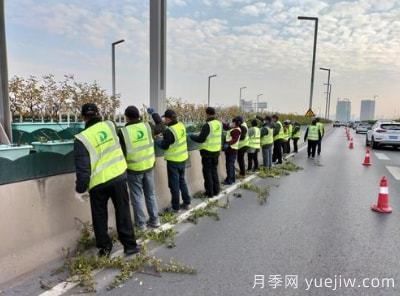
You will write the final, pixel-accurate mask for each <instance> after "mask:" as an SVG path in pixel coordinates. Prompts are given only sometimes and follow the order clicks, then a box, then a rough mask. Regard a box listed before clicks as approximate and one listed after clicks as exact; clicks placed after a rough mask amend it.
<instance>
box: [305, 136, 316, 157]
mask: <svg viewBox="0 0 400 296" xmlns="http://www.w3.org/2000/svg"><path fill="white" fill-rule="evenodd" d="M317 145H318V141H313V140H308V146H307V153H308V157H310V156H312V157H313V158H314V157H315V152H316V150H317Z"/></svg>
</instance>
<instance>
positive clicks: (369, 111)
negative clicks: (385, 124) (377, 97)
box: [360, 100, 375, 121]
mask: <svg viewBox="0 0 400 296" xmlns="http://www.w3.org/2000/svg"><path fill="white" fill-rule="evenodd" d="M374 119H375V101H374V100H362V101H361V111H360V120H361V121H365V120H374Z"/></svg>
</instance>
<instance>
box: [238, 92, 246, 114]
mask: <svg viewBox="0 0 400 296" xmlns="http://www.w3.org/2000/svg"><path fill="white" fill-rule="evenodd" d="M246 88H247V86H242V87H241V88H240V95H239V110H240V109H241V107H242V91H243V90H244V89H246Z"/></svg>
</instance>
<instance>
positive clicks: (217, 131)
mask: <svg viewBox="0 0 400 296" xmlns="http://www.w3.org/2000/svg"><path fill="white" fill-rule="evenodd" d="M207 124H208V126H209V127H210V133H209V134H208V136H207V139H206V141H205V142H204V143H203V144H201V146H200V149H201V150H207V151H210V152H218V151H221V147H222V122H221V121H219V120H216V119H214V120H210V121H209V122H207Z"/></svg>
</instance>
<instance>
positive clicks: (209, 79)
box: [208, 74, 217, 107]
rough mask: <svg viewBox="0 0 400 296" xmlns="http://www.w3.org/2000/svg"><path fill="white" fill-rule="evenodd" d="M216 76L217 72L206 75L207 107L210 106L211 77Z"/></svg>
mask: <svg viewBox="0 0 400 296" xmlns="http://www.w3.org/2000/svg"><path fill="white" fill-rule="evenodd" d="M214 77H217V74H213V75H210V76H208V107H210V96H211V78H214Z"/></svg>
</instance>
